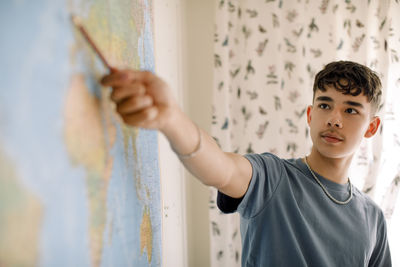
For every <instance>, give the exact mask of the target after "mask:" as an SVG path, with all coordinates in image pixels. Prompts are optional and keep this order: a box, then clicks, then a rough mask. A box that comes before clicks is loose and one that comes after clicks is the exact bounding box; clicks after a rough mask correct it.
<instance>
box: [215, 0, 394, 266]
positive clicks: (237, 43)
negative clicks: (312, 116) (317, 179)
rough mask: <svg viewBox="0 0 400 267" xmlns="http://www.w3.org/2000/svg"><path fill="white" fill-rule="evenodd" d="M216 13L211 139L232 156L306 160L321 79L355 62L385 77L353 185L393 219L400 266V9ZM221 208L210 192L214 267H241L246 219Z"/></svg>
mask: <svg viewBox="0 0 400 267" xmlns="http://www.w3.org/2000/svg"><path fill="white" fill-rule="evenodd" d="M216 9H217V15H216V21H217V23H216V33H215V55H214V56H215V89H214V102H213V103H214V104H213V125H212V135H213V136H214V138H215V139H216V140H217V142H218V143H219V145H220V146H221V147H222V149H223V150H225V151H232V152H237V153H240V154H245V153H251V152H256V153H262V152H272V153H275V154H277V155H278V156H280V157H283V158H290V157H302V156H304V155H306V154H307V153H309V151H310V148H311V140H310V138H309V132H308V126H307V123H306V107H307V105H309V104H311V100H312V85H313V79H314V76H315V74H316V72H318V71H319V70H320V69H322V68H323V66H324V65H325V64H327V63H329V62H331V61H335V60H352V61H356V62H359V63H361V64H365V65H367V66H369V67H370V68H372V69H374V70H375V71H376V72H378V73H379V75H380V76H381V79H382V82H383V87H384V94H383V100H384V105H383V107H382V108H381V110H380V114H379V115H380V116H381V119H382V127H381V129H380V132H379V133H378V134H377V135H376V136H375V137H374V138H372V139H367V140H365V141H364V142H363V143H362V146H361V148H360V149H359V151H358V153H357V154H356V155H355V157H354V160H353V165H352V167H351V171H350V174H351V176H350V177H351V179H352V182H353V183H354V184H355V185H356V186H357V187H358V188H359V189H361V190H363V191H364V192H365V193H367V194H368V195H370V196H371V197H372V198H373V199H374V200H375V201H376V202H377V203H378V204H379V205H380V206H381V208H382V209H383V211H384V212H385V215H386V219H387V222H388V229H389V242H390V246H391V250H392V254H393V256H392V257H393V261H394V265H395V266H396V262H397V264H399V266H400V259H399V255H398V253H395V251H397V252H398V251H399V250H400V240H399V238H398V237H399V236H400V227H399V226H400V208H399V206H400V204H399V203H400V200H399V199H400V197H399V186H400V160H399V155H400V105H399V101H400V62H399V57H400V49H399V48H400V1H399V0H381V1H378V0H368V1H367V0H344V1H339V0H336V1H335V0H320V1H309V0H276V1H274V0H263V1H246V0H236V1H235V0H231V1H227V0H218V3H217V6H216ZM396 101H397V104H396ZM215 199H216V191H215V190H212V192H211V200H210V202H211V205H210V224H211V229H212V232H211V257H212V259H211V263H212V266H215V267H217V266H218V267H221V266H229V267H232V266H240V257H241V255H240V254H241V240H240V230H239V217H238V215H237V214H234V215H222V214H221V213H220V212H219V211H218V208H217V207H216V205H215ZM396 237H397V238H396ZM396 239H397V240H396ZM396 257H397V258H396Z"/></svg>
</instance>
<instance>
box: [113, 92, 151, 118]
mask: <svg viewBox="0 0 400 267" xmlns="http://www.w3.org/2000/svg"><path fill="white" fill-rule="evenodd" d="M152 105H153V99H152V98H151V97H149V96H146V95H145V96H137V97H131V98H127V99H125V100H124V101H122V102H121V103H119V104H117V112H118V113H119V114H121V115H124V114H130V113H136V112H139V111H141V110H143V109H146V108H148V107H150V106H152Z"/></svg>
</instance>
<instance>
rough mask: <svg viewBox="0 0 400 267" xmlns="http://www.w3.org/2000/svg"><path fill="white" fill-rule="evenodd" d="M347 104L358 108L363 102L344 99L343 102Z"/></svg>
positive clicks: (361, 106)
mask: <svg viewBox="0 0 400 267" xmlns="http://www.w3.org/2000/svg"><path fill="white" fill-rule="evenodd" d="M344 103H345V104H347V105H350V106H353V107H358V108H364V106H363V104H361V103H358V102H354V101H345V102H344Z"/></svg>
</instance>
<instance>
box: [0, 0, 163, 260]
mask: <svg viewBox="0 0 400 267" xmlns="http://www.w3.org/2000/svg"><path fill="white" fill-rule="evenodd" d="M72 14H74V15H78V16H79V17H80V18H81V19H82V22H83V25H84V26H85V28H86V29H87V31H88V32H89V33H90V35H91V36H92V38H93V39H94V41H95V42H96V43H97V44H98V46H99V49H100V50H101V51H102V52H103V53H104V55H105V57H106V58H107V60H108V61H109V62H110V63H111V65H113V66H115V67H118V68H135V69H145V70H150V71H154V51H153V28H152V27H153V25H152V24H153V21H152V2H151V1H145V0H135V1H124V0H118V1H117V0H89V1H83V0H69V1H68V0H67V1H65V0H63V1H61V0H57V1H55V0H39V1H27V0H14V1H2V2H1V3H0V21H1V25H2V35H1V44H0V46H1V52H0V53H1V58H2V59H3V64H2V65H1V67H0V68H1V73H2V78H1V81H2V90H1V91H0V94H1V95H0V236H1V238H0V266H160V265H161V198H160V177H159V167H158V143H157V133H156V132H154V131H149V130H143V129H138V128H132V127H129V126H126V125H124V124H123V122H122V120H121V119H120V117H119V116H118V114H117V113H116V112H115V106H114V104H113V103H112V102H111V101H110V98H109V95H110V93H111V89H110V88H105V87H102V86H101V85H100V84H99V80H100V79H101V77H102V76H103V75H104V74H106V73H107V70H106V69H105V68H104V67H103V66H102V64H101V62H100V61H99V59H98V58H97V57H96V56H95V54H94V53H93V51H92V50H91V48H90V47H89V46H88V45H87V43H86V42H85V40H84V39H83V38H82V36H81V35H80V34H79V32H78V31H77V30H76V29H74V27H73V25H72V23H71V21H70V16H71V15H72Z"/></svg>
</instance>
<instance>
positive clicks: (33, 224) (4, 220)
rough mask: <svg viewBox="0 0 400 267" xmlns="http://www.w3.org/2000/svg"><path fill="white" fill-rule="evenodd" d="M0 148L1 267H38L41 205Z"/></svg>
mask: <svg viewBox="0 0 400 267" xmlns="http://www.w3.org/2000/svg"><path fill="white" fill-rule="evenodd" d="M19 181H20V178H19V177H18V175H17V173H16V169H15V166H14V164H13V162H11V160H10V159H8V158H7V157H6V156H5V155H4V153H3V151H2V150H1V148H0V266H1V267H3V266H37V265H38V257H39V248H38V245H39V244H40V242H39V235H40V228H41V222H42V213H43V208H42V205H41V203H40V201H39V200H38V199H37V197H35V196H34V195H33V194H32V193H31V192H29V191H28V190H27V189H26V188H25V187H24V186H23V185H22V184H21V183H20V182H19Z"/></svg>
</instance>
